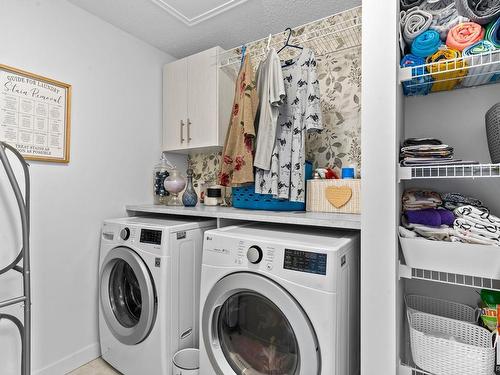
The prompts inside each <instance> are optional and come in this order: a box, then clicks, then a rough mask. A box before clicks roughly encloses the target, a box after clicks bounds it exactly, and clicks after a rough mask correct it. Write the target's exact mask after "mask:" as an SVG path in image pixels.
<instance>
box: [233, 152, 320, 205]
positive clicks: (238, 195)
mask: <svg viewBox="0 0 500 375" xmlns="http://www.w3.org/2000/svg"><path fill="white" fill-rule="evenodd" d="M312 173H313V167H312V163H311V162H309V161H307V162H306V163H305V166H304V174H305V179H306V181H307V180H310V179H311V178H312ZM304 186H305V185H304ZM232 193H233V207H236V208H244V209H248V210H268V211H305V210H306V204H305V202H290V201H288V200H286V199H276V198H274V197H273V196H272V194H258V193H256V192H255V185H245V186H239V187H233V189H232ZM306 195H307V191H306Z"/></svg>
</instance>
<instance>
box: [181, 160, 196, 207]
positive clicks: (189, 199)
mask: <svg viewBox="0 0 500 375" xmlns="http://www.w3.org/2000/svg"><path fill="white" fill-rule="evenodd" d="M186 174H187V186H186V190H184V194H182V203H184V206H186V207H194V206H196V203H198V194H196V191H195V190H194V186H193V170H192V169H191V168H189V169H188V170H187V171H186Z"/></svg>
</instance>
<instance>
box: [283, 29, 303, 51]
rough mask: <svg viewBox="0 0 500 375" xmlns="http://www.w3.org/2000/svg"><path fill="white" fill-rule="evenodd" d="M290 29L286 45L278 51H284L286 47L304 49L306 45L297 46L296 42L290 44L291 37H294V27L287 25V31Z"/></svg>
mask: <svg viewBox="0 0 500 375" xmlns="http://www.w3.org/2000/svg"><path fill="white" fill-rule="evenodd" d="M287 31H288V38H287V39H286V42H285V45H284V46H283V47H281V48H280V49H279V51H278V53H280V52H281V51H283V50H284V49H285V48H286V47H292V48H298V49H304V47H301V46H297V45H295V44H290V43H289V42H290V38H291V37H292V29H291V28H290V27H287V28H286V30H285V32H287Z"/></svg>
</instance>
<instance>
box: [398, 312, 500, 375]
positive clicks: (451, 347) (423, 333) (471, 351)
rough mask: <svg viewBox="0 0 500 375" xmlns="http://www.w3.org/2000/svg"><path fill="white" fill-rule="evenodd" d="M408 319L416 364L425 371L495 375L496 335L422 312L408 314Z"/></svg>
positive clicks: (459, 374)
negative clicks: (493, 374)
mask: <svg viewBox="0 0 500 375" xmlns="http://www.w3.org/2000/svg"><path fill="white" fill-rule="evenodd" d="M407 317H408V322H409V324H410V343H411V353H412V356H413V361H414V362H415V364H416V365H417V366H418V367H420V368H421V369H422V370H424V371H428V372H431V373H432V374H435V375H471V374H474V375H491V374H492V373H493V370H494V367H495V347H496V332H493V333H491V332H490V331H488V330H487V329H485V328H482V327H480V326H478V325H475V324H471V323H467V322H462V321H460V320H456V319H449V318H445V317H442V316H437V315H432V314H426V313H422V312H414V313H412V314H411V313H409V312H408V314H407Z"/></svg>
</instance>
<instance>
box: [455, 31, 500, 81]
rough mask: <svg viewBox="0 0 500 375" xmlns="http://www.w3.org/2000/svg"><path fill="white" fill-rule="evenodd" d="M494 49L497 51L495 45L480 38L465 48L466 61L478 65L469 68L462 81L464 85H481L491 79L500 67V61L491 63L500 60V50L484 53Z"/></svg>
mask: <svg viewBox="0 0 500 375" xmlns="http://www.w3.org/2000/svg"><path fill="white" fill-rule="evenodd" d="M492 51H495V46H494V45H493V44H492V43H490V42H488V41H487V40H480V41H479V42H477V43H476V44H473V45H472V46H469V47H467V48H466V49H464V50H463V53H462V54H463V56H464V58H465V59H464V60H465V63H466V64H467V65H468V66H474V65H478V66H475V67H473V68H469V74H468V76H467V78H465V79H464V80H463V81H462V85H463V86H466V87H470V86H479V85H484V84H486V83H489V82H490V81H491V79H492V78H493V76H494V75H495V72H496V71H498V70H499V69H500V63H498V64H490V63H493V62H498V61H499V60H500V51H498V53H492V54H488V55H482V54H484V53H487V52H492ZM483 64H486V65H483Z"/></svg>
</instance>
